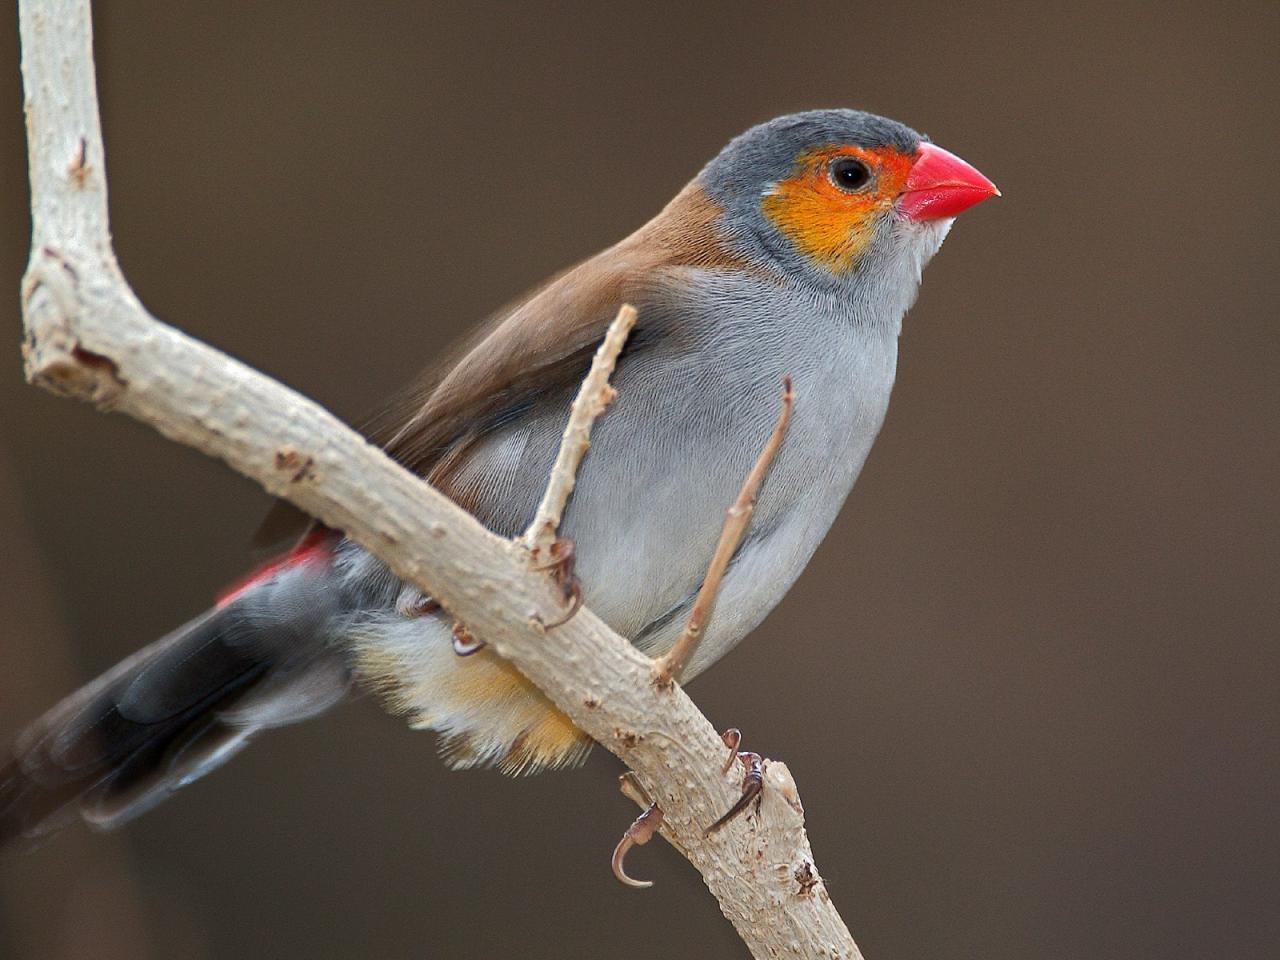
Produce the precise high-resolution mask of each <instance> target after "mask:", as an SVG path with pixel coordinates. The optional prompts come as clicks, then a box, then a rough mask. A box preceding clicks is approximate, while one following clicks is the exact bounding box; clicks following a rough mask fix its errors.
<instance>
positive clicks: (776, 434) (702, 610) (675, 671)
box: [654, 376, 795, 687]
mask: <svg viewBox="0 0 1280 960" xmlns="http://www.w3.org/2000/svg"><path fill="white" fill-rule="evenodd" d="M794 404H795V392H794V391H793V390H792V389H791V377H790V376H787V377H784V378H783V381H782V409H781V410H779V411H778V420H777V422H776V423H775V424H774V425H773V433H771V434H770V435H769V439H768V440H767V441H765V445H764V448H763V449H762V450H761V451H760V456H759V457H757V458H756V463H755V466H754V467H752V468H751V472H750V473H749V474H747V479H746V480H745V481H744V482H743V484H742V489H741V490H739V491H738V498H737V499H736V500H734V502H733V506H731V507H730V508H729V509H728V510H727V511H726V512H725V518H724V526H723V527H722V528H721V529H720V542H719V543H717V544H716V552H715V554H714V555H713V556H712V558H711V564H710V566H708V567H707V575H706V576H705V577H704V578H703V580H702V586H701V587H700V588H699V589H698V596H697V597H696V598H695V599H694V601H693V609H692V610H690V611H689V619H688V620H687V621H685V625H684V629H683V630H681V631H680V636H678V637H677V638H676V642H675V643H674V644H672V645H671V649H670V650H668V651H667V653H666V655H665V656H663V657H661V658H659V659H658V660H657V661H655V663H654V682H655V683H657V684H658V685H659V686H664V687H669V686H670V685H671V684H672V682H673V681H675V680H679V679H680V672H681V671H682V670H683V669H684V665H685V664H686V663H688V662H689V658H690V657H691V656H693V651H694V650H696V649H697V647H698V643H699V641H701V640H702V632H703V630H705V629H706V627H707V624H708V623H709V622H710V620H711V614H712V612H713V611H714V610H715V605H716V594H718V593H719V592H720V581H721V580H722V579H724V573H725V571H726V570H728V569H729V561H730V560H732V559H733V555H734V554H735V553H737V551H738V545H739V544H741V543H742V538H743V536H744V535H745V534H746V532H747V528H748V527H749V526H751V515H752V514H754V513H755V510H756V497H758V496H759V495H760V485H761V484H762V483H764V478H765V477H766V476H768V475H769V468H770V467H772V466H773V458H774V457H776V456H777V455H778V448H779V447H781V446H782V440H783V438H784V437H785V436H786V435H787V427H788V426H789V425H790V423H791V408H792V406H794Z"/></svg>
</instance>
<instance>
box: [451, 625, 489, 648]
mask: <svg viewBox="0 0 1280 960" xmlns="http://www.w3.org/2000/svg"><path fill="white" fill-rule="evenodd" d="M483 646H484V641H483V640H477V639H476V637H475V635H474V634H473V633H472V632H471V631H470V630H468V629H467V628H466V627H464V626H463V625H462V624H461V623H459V622H458V621H456V620H455V621H454V622H453V652H454V653H456V654H457V655H458V656H460V657H469V656H471V655H472V654H473V653H475V652H476V651H477V650H479V649H480V648H482V647H483Z"/></svg>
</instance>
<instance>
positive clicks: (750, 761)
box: [702, 727, 764, 837]
mask: <svg viewBox="0 0 1280 960" xmlns="http://www.w3.org/2000/svg"><path fill="white" fill-rule="evenodd" d="M720 736H721V739H723V740H724V744H725V746H726V747H728V748H729V759H728V760H727V761H726V762H725V765H724V771H723V772H724V773H728V772H729V771H730V770H731V769H732V768H733V761H734V760H737V761H738V762H740V763H741V764H742V765H743V766H744V767H746V770H747V772H746V774H745V775H744V776H743V778H742V796H740V797H738V800H737V802H736V803H734V805H733V806H732V807H730V808H729V809H728V810H726V811H725V813H724V816H722V817H721V818H720V819H719V820H717V821H716V822H715V823H713V824H711V826H709V827H707V829H705V830H703V831H702V835H703V836H704V837H709V836H711V835H712V834H713V833H715V832H716V831H718V830H719V829H720V828H721V827H723V826H724V825H725V824H726V823H728V822H729V821H730V820H733V819H734V818H735V817H737V816H738V815H739V814H741V813H742V812H743V811H744V810H746V809H747V807H749V806H751V805H752V803H754V804H755V806H756V809H757V810H759V809H760V799H761V796H762V794H763V793H764V760H763V759H762V758H761V756H760V754H758V753H751V752H750V751H741V752H739V750H738V747H739V745H741V743H742V731H741V730H739V729H738V728H737V727H730V728H729V729H728V730H726V731H725V732H724V733H722V734H721V735H720Z"/></svg>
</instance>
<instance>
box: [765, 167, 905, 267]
mask: <svg viewBox="0 0 1280 960" xmlns="http://www.w3.org/2000/svg"><path fill="white" fill-rule="evenodd" d="M844 156H852V157H857V158H858V159H859V160H861V161H862V162H863V163H865V164H866V165H867V166H868V167H869V168H870V169H871V171H872V176H873V177H874V178H875V179H874V181H873V182H872V184H871V185H870V186H869V187H868V188H867V189H865V190H860V191H858V192H856V193H851V192H849V191H847V190H842V189H840V188H839V187H837V186H836V185H835V184H834V183H832V182H831V178H830V177H829V176H828V175H827V169H828V167H829V166H830V164H831V161H832V160H834V159H835V158H837V157H844ZM910 170H911V158H910V157H908V156H905V155H904V154H901V153H899V152H898V151H897V150H893V149H891V148H881V149H872V150H864V149H862V148H860V147H851V146H842V147H823V148H820V149H818V150H814V151H810V152H809V153H806V154H802V155H801V157H800V158H799V160H798V163H797V172H796V173H795V175H793V176H791V177H788V178H787V179H786V180H780V181H778V183H777V184H776V185H775V186H774V188H773V190H771V191H770V192H769V193H768V194H766V195H765V197H764V199H763V201H762V205H763V208H764V213H765V216H767V217H768V218H769V220H770V221H771V222H772V223H773V224H774V226H776V227H777V228H778V229H779V230H780V231H781V232H782V233H783V235H784V236H786V237H787V238H788V239H789V240H790V241H791V242H792V243H793V244H795V246H796V249H797V250H799V251H800V252H801V253H803V254H804V255H805V256H807V257H809V258H810V259H812V260H814V261H815V262H817V263H820V264H822V265H823V266H824V267H826V268H827V269H828V270H830V271H831V272H832V273H845V272H847V271H848V270H850V269H852V267H853V265H854V264H855V263H856V262H857V260H858V257H859V256H860V255H861V254H862V251H863V250H864V249H866V246H867V244H868V243H870V242H871V235H872V231H873V229H874V226H875V222H876V219H877V218H878V217H879V216H880V215H881V214H882V213H884V212H885V211H886V210H888V209H889V207H890V206H892V205H893V202H894V200H895V199H897V196H898V194H899V193H900V192H901V190H902V187H903V185H904V184H905V183H906V180H907V174H908V172H909V171H910Z"/></svg>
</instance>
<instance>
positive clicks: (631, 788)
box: [610, 771, 663, 889]
mask: <svg viewBox="0 0 1280 960" xmlns="http://www.w3.org/2000/svg"><path fill="white" fill-rule="evenodd" d="M618 786H619V787H620V788H621V789H622V792H623V793H624V794H626V795H627V796H628V797H630V798H631V799H632V800H635V801H636V802H638V803H641V804H646V803H647V804H648V806H647V807H646V808H645V811H644V813H642V814H640V816H638V817H636V819H635V822H634V823H632V824H631V826H629V827H627V832H626V833H624V834H623V835H622V839H621V840H619V841H618V845H617V846H616V847H614V848H613V859H612V860H611V861H610V863H611V865H612V866H613V875H614V876H615V877H617V878H618V880H619V881H620V882H621V883H625V884H626V885H627V886H628V887H636V888H638V889H643V888H645V887H652V886H653V881H652V880H636V879H634V878H633V877H630V876H628V875H627V871H626V869H625V866H624V863H623V861H624V860H625V859H626V856H627V851H628V850H630V849H631V848H632V847H636V846H643V845H644V844H646V843H648V842H649V841H650V840H652V839H653V835H654V834H655V833H657V832H658V828H659V827H661V826H662V817H663V813H662V808H661V807H659V806H658V805H657V804H656V803H654V802H653V801H652V800H650V799H649V795H648V793H646V792H645V789H644V787H642V786H641V785H640V782H639V781H638V780H637V779H636V776H635V774H633V773H631V771H627V772H626V773H624V774H623V775H622V776H621V777H619V778H618Z"/></svg>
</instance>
